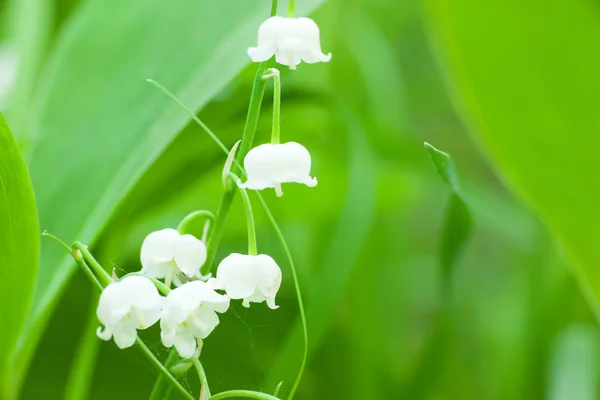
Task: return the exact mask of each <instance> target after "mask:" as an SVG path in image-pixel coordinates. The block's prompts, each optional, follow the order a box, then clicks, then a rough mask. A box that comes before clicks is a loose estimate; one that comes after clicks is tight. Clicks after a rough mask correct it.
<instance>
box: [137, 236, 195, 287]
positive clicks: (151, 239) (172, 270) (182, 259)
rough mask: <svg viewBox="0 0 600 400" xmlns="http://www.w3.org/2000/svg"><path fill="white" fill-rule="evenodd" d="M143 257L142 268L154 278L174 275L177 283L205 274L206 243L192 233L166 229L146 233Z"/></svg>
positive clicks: (172, 277) (172, 276) (170, 277)
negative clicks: (202, 270) (201, 271)
mask: <svg viewBox="0 0 600 400" xmlns="http://www.w3.org/2000/svg"><path fill="white" fill-rule="evenodd" d="M141 261H142V272H143V273H145V274H147V275H149V276H151V277H153V278H158V279H160V278H166V279H168V280H169V281H170V280H171V279H173V280H174V281H175V283H176V284H177V283H179V282H181V281H184V280H185V278H188V279H189V278H194V277H196V278H203V277H202V276H201V275H200V267H202V265H204V263H205V262H206V245H205V244H204V242H202V241H201V240H199V239H197V238H196V237H194V236H192V235H189V234H186V235H181V234H180V233H179V232H178V231H177V230H175V229H163V230H160V231H156V232H152V233H151V234H149V235H148V236H146V238H145V239H144V243H142V251H141ZM182 275H183V276H182Z"/></svg>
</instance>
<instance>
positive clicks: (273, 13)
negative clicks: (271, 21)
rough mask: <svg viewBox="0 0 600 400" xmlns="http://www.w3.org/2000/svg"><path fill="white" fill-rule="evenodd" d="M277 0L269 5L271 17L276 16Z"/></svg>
mask: <svg viewBox="0 0 600 400" xmlns="http://www.w3.org/2000/svg"><path fill="white" fill-rule="evenodd" d="M277 3H278V1H277V0H273V2H272V3H271V17H274V16H276V15H277Z"/></svg>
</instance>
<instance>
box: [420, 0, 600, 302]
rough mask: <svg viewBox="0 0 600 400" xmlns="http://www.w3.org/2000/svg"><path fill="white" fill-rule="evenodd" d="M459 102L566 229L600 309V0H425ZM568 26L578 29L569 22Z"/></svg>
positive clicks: (485, 140) (544, 211) (520, 182)
mask: <svg viewBox="0 0 600 400" xmlns="http://www.w3.org/2000/svg"><path fill="white" fill-rule="evenodd" d="M424 4H425V5H426V9H427V17H428V18H429V22H430V28H431V31H432V33H433V37H434V41H435V43H436V45H437V48H438V49H439V50H440V51H441V53H442V59H443V61H444V65H445V66H446V67H447V71H448V78H449V81H450V83H451V85H452V87H453V89H454V90H455V93H456V94H457V100H458V103H457V104H458V107H459V108H460V110H461V111H462V112H463V113H464V116H465V119H466V121H467V122H468V124H469V126H470V128H471V130H472V132H473V134H474V135H476V137H477V138H478V139H479V141H480V142H481V143H482V145H483V147H484V148H485V150H486V151H487V153H488V154H489V155H490V156H491V159H492V160H493V162H494V164H495V166H496V167H497V168H498V170H499V171H500V173H501V174H502V176H503V178H504V179H505V180H506V182H507V183H508V184H509V185H510V187H511V188H513V189H514V190H515V192H516V193H518V194H519V196H520V197H521V198H522V199H524V200H525V201H526V202H527V203H528V204H529V205H530V206H531V207H532V208H533V209H534V210H535V211H536V212H537V213H539V215H540V216H541V218H542V219H543V220H544V222H545V223H546V224H547V225H548V226H549V227H550V228H551V230H552V231H553V232H554V233H555V234H556V235H557V237H558V238H559V239H560V240H561V241H562V243H563V244H564V246H565V247H566V249H567V252H568V254H569V256H570V258H571V259H572V260H573V262H574V267H575V271H576V273H577V276H578V279H579V281H580V283H581V284H582V286H583V288H584V291H585V292H586V294H587V295H588V296H589V297H590V300H591V301H592V304H593V307H594V309H596V310H598V309H599V308H598V307H600V269H598V264H599V263H600V246H598V245H597V241H598V239H597V237H598V233H599V231H598V227H599V226H600V214H599V213H598V212H597V206H598V204H599V203H600V188H599V187H598V186H597V185H595V182H596V181H597V172H596V171H598V169H599V168H600V159H599V158H598V157H597V156H596V154H595V152H594V151H585V150H583V148H587V149H593V148H595V147H597V146H598V144H599V141H598V140H599V139H598V135H597V132H598V130H599V129H600V113H598V112H597V111H596V109H597V107H598V104H599V96H598V93H600V78H599V77H598V74H597V71H598V70H599V68H600V55H599V54H598V52H595V51H592V50H591V48H590V47H589V45H590V43H594V42H596V41H597V40H600V26H599V25H598V23H597V18H596V13H597V4H594V3H592V2H588V1H574V2H569V3H561V2H552V3H551V4H548V5H547V7H544V12H543V13H542V14H540V13H539V3H537V2H534V1H518V0H513V1H503V2H493V3H492V4H489V3H487V2H486V3H483V2H477V1H470V0H426V1H424ZM566 27H569V28H568V29H566Z"/></svg>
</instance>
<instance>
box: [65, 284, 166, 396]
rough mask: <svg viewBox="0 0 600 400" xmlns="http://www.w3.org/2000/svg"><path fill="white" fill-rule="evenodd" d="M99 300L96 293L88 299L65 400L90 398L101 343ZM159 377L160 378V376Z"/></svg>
mask: <svg viewBox="0 0 600 400" xmlns="http://www.w3.org/2000/svg"><path fill="white" fill-rule="evenodd" d="M99 300H100V296H99V295H98V294H96V293H94V295H93V296H92V298H91V299H90V304H89V312H88V318H87V321H86V323H85V328H84V329H83V333H82V336H81V339H80V340H79V343H78V345H77V352H76V353H75V359H74V360H73V363H72V364H71V370H70V371H69V377H68V380H67V384H66V389H65V395H64V399H65V400H79V399H87V398H89V397H90V390H91V386H92V383H93V381H94V371H95V370H96V362H97V359H98V353H99V352H100V346H101V345H102V341H100V340H98V335H97V334H96V330H97V329H98V317H96V308H97V307H98V301H99ZM160 376H161V378H162V375H160Z"/></svg>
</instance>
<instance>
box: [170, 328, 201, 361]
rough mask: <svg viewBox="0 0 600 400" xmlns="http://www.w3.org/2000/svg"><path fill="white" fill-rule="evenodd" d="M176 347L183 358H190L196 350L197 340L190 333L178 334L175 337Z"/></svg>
mask: <svg viewBox="0 0 600 400" xmlns="http://www.w3.org/2000/svg"><path fill="white" fill-rule="evenodd" d="M174 344H175V348H176V349H177V352H178V353H179V355H180V356H181V357H182V358H190V357H191V356H193V355H194V352H195V351H196V340H195V339H194V337H193V336H192V335H191V334H190V335H185V334H183V335H177V336H176V337H175V343H174Z"/></svg>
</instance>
